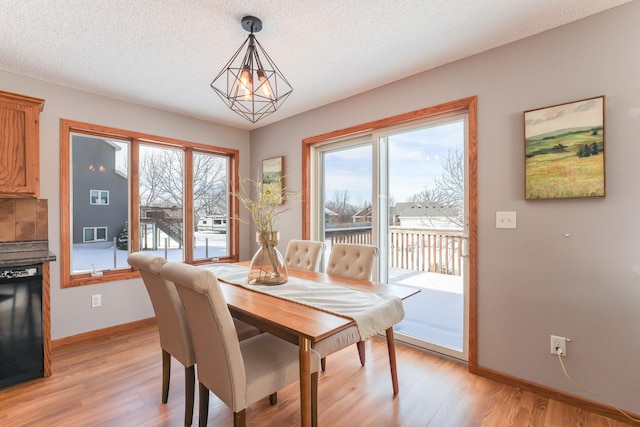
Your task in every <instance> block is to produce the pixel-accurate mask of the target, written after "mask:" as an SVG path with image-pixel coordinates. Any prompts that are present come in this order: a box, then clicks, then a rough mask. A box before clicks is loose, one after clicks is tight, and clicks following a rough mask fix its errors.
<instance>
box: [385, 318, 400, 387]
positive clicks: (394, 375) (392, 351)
mask: <svg viewBox="0 0 640 427" xmlns="http://www.w3.org/2000/svg"><path fill="white" fill-rule="evenodd" d="M387 348H388V349H389V365H390V366H391V383H392V384H393V394H398V392H399V387H398V369H397V367H396V342H395V340H394V339H393V327H391V328H389V329H387Z"/></svg>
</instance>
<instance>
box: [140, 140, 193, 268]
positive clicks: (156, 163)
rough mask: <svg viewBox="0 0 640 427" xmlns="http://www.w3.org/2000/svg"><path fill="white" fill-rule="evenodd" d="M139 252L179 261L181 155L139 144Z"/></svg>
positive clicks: (181, 239)
mask: <svg viewBox="0 0 640 427" xmlns="http://www.w3.org/2000/svg"><path fill="white" fill-rule="evenodd" d="M139 168H140V182H139V189H140V250H150V251H153V252H155V253H156V254H158V255H160V256H163V257H164V258H166V259H167V260H169V261H183V260H184V251H183V227H184V221H183V200H184V197H183V188H184V186H183V176H184V173H183V170H184V152H182V151H180V150H175V149H171V148H165V147H158V146H152V145H140V166H139Z"/></svg>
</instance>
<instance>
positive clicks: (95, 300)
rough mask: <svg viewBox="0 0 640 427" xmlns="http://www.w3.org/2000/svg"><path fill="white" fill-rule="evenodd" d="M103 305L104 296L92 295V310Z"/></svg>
mask: <svg viewBox="0 0 640 427" xmlns="http://www.w3.org/2000/svg"><path fill="white" fill-rule="evenodd" d="M101 305H102V295H101V294H96V295H91V308H96V307H100V306H101Z"/></svg>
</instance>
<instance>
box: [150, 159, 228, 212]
mask: <svg viewBox="0 0 640 427" xmlns="http://www.w3.org/2000/svg"><path fill="white" fill-rule="evenodd" d="M140 151H141V152H140V162H139V164H140V179H139V182H140V204H141V205H142V206H155V207H172V206H183V197H184V189H183V180H184V153H183V152H182V151H178V150H172V149H167V148H157V147H144V149H143V150H140ZM225 161H226V159H225V158H223V157H219V156H214V155H210V154H202V153H195V154H194V155H193V175H194V176H193V210H194V216H195V218H196V219H199V218H202V217H205V216H210V215H219V214H224V213H226V210H227V194H228V193H227V184H226V183H227V180H228V177H227V170H226V169H227V168H226V164H225Z"/></svg>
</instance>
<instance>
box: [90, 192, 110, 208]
mask: <svg viewBox="0 0 640 427" xmlns="http://www.w3.org/2000/svg"><path fill="white" fill-rule="evenodd" d="M94 193H97V194H98V197H97V198H96V202H95V203H94V201H93V195H94ZM105 193H106V195H107V203H102V196H103V194H105ZM89 204H91V205H95V206H97V205H100V206H107V205H109V190H89Z"/></svg>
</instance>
